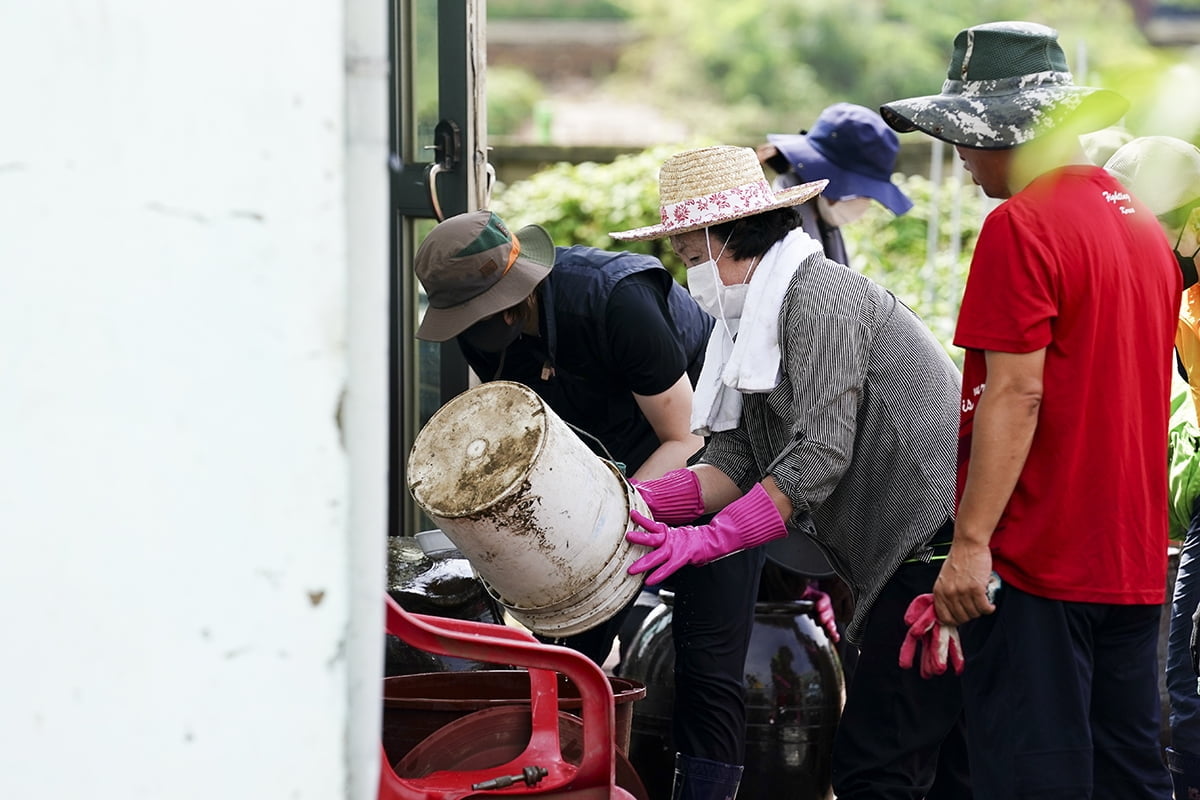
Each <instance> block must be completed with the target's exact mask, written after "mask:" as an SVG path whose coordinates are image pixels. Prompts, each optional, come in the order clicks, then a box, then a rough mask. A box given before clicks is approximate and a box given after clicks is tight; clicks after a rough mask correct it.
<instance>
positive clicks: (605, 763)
mask: <svg viewBox="0 0 1200 800" xmlns="http://www.w3.org/2000/svg"><path fill="white" fill-rule="evenodd" d="M384 601H385V604H386V605H385V615H386V616H385V624H386V629H387V632H388V633H390V634H392V635H394V636H398V637H399V638H400V639H402V640H404V641H405V642H407V643H408V644H410V645H412V646H413V647H416V648H418V649H420V650H425V651H428V652H430V653H435V654H437V655H446V656H455V657H459V658H469V659H474V660H477V661H486V662H491V663H497V664H509V665H512V666H516V667H524V668H526V669H527V670H528V673H529V691H530V698H529V699H530V703H529V706H528V707H525V708H508V709H490V710H487V711H479V712H476V713H475V714H471V715H469V716H467V717H464V718H462V719H460V720H458V721H456V722H454V723H451V724H450V725H447V726H446V727H445V728H442V729H441V730H440V731H436V732H434V733H433V734H431V735H430V736H429V737H427V738H426V739H425V740H424V741H423V742H422V743H421V744H419V745H418V746H417V748H416V749H424V750H425V751H428V752H433V753H437V754H438V755H437V756H436V757H435V758H434V761H435V762H436V761H437V760H438V759H441V761H443V762H444V761H446V760H447V758H450V759H451V760H453V761H455V762H456V763H450V764H438V765H437V766H440V767H441V768H437V769H435V770H434V771H432V772H429V773H428V774H422V775H421V776H420V777H413V776H401V775H399V774H397V772H396V769H395V768H394V767H393V766H392V764H391V763H390V761H389V759H388V754H387V752H386V750H383V748H382V747H381V748H380V749H381V753H380V755H381V760H380V774H379V795H378V796H379V800H461V799H463V798H483V797H507V796H518V795H519V796H537V797H543V798H547V800H551V799H553V800H609V798H614V799H615V800H638V796H637V795H634V794H632V793H631V792H629V791H627V790H626V789H624V788H622V787H621V786H619V785H617V778H616V771H617V770H616V768H617V762H618V754H617V750H616V745H615V743H614V738H613V728H614V725H615V712H614V698H613V691H612V687H611V685H610V683H609V680H608V677H607V676H606V675H605V674H604V672H603V671H602V670H601V669H600V667H598V666H596V664H594V663H593V662H592V661H591V660H590V659H588V658H587V657H586V656H584V655H582V654H580V653H577V652H575V651H574V650H570V649H567V648H565V647H557V646H553V645H546V644H542V643H540V642H538V641H537V640H536V639H534V638H533V636H531V635H530V634H528V633H526V632H525V631H522V630H518V629H516V628H510V627H507V626H504V625H496V624H491V623H486V622H475V621H472V620H459V619H450V618H445V617H433V616H427V615H424V614H415V613H412V612H408V611H405V610H404V609H403V608H401V607H400V606H399V605H398V604H397V603H396V602H395V601H394V600H392V598H391V597H388V596H386V595H385V597H384ZM559 673H561V674H562V675H564V676H566V678H567V679H568V680H569V681H571V682H572V683H573V684H574V685H575V686H576V687H577V688H578V691H579V696H580V700H581V709H580V711H581V713H580V717H581V719H582V724H581V725H580V723H579V722H578V721H577V720H576V719H575V718H573V717H570V716H569V715H567V714H566V713H565V712H560V711H559V703H558V674H559ZM497 714H504V715H511V714H521V715H523V716H524V717H527V718H528V724H527V727H528V729H529V730H530V733H529V739H528V744H526V745H525V747H524V749H523V750H521V751H520V752H519V754H517V755H515V757H511V758H510V759H509V760H508V761H505V762H504V763H501V764H498V765H496V766H486V767H482V766H474V765H472V764H471V763H470V759H469V758H468V759H459V758H457V757H455V756H453V755H448V753H449V750H452V749H453V748H447V747H446V746H444V745H445V744H446V743H450V744H460V745H461V744H462V743H463V741H464V739H467V740H472V741H478V742H481V743H482V744H484V745H485V744H486V740H487V739H488V736H489V735H491V734H494V733H495V727H496V726H495V723H496V719H497ZM564 718H569V719H570V720H571V723H572V724H574V725H576V726H578V728H580V729H581V736H582V753H581V754H579V755H578V757H577V758H572V759H568V757H567V756H565V755H564V752H563V743H562V741H561V739H560V726H562V725H563V724H564V722H565V719H564ZM455 726H458V727H459V731H458V735H457V736H448V737H446V736H444V737H442V739H441V741H436V740H437V739H438V737H439V734H441V733H442V732H443V731H447V732H449V731H450V729H451V728H453V727H455ZM502 727H504V726H503V724H502ZM426 744H428V745H429V746H428V747H425V748H422V745H426ZM481 746H482V745H481ZM572 761H575V762H577V763H572ZM633 781H634V782H637V778H636V774H635V775H634V776H633ZM637 783H638V785H639V788H640V782H637Z"/></svg>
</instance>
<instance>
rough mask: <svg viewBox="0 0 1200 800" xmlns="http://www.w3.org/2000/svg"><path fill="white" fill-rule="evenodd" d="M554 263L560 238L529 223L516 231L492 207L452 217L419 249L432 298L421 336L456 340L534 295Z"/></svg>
mask: <svg viewBox="0 0 1200 800" xmlns="http://www.w3.org/2000/svg"><path fill="white" fill-rule="evenodd" d="M553 266H554V242H553V240H551V238H550V234H548V233H546V231H545V229H543V228H541V227H539V226H537V225H527V226H526V227H524V228H521V229H520V230H519V231H517V232H516V233H515V234H514V233H512V232H511V231H510V230H509V229H508V226H507V225H505V224H504V220H502V219H500V217H498V216H496V215H495V214H493V213H492V212H491V211H487V210H480V211H470V212H468V213H466V214H459V215H458V216H454V217H450V218H449V219H447V220H445V221H444V222H440V223H438V225H437V226H436V227H435V228H434V229H433V230H432V231H430V232H429V235H428V236H426V237H425V240H424V241H423V242H421V246H420V247H418V248H417V253H416V258H415V259H414V267H415V270H416V273H417V279H418V280H419V281H420V282H421V286H423V287H424V289H425V294H426V296H428V298H429V307H428V308H427V309H426V310H425V317H424V319H422V320H421V325H420V327H419V328H417V338H418V339H425V340H426V341H431V342H444V341H446V340H447V339H452V338H454V337H455V336H457V335H458V334H460V333H462V332H463V331H465V330H466V329H467V328H469V327H471V326H472V325H474V324H475V323H477V322H479V321H480V320H482V319H486V318H487V317H490V316H492V315H493V314H499V313H500V312H501V311H504V310H506V309H509V308H512V307H513V306H514V305H516V304H518V303H520V302H521V301H522V300H524V299H526V298H527V297H529V295H531V294H533V290H534V289H536V288H537V285H538V284H539V283H541V281H542V279H543V278H545V277H546V276H547V275H548V274H550V270H551V268H553Z"/></svg>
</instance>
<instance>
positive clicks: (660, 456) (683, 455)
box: [630, 434, 704, 481]
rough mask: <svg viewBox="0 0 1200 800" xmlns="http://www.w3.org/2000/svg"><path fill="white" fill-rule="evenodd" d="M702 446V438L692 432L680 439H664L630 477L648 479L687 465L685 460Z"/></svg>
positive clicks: (659, 476)
mask: <svg viewBox="0 0 1200 800" xmlns="http://www.w3.org/2000/svg"><path fill="white" fill-rule="evenodd" d="M703 446H704V439H702V438H701V437H699V436H695V435H693V434H688V435H687V436H685V437H683V438H680V439H672V440H669V441H665V442H663V443H662V444H660V445H659V446H658V449H657V450H655V451H654V452H653V453H651V454H650V457H649V458H647V459H646V460H645V462H643V463H642V466H640V467H638V471H637V472H636V473H634V474H633V475H631V476H630V477H631V478H633V479H634V480H638V481H649V480H654V479H655V478H661V477H662V476H663V475H665V474H666V473H668V472H670V471H671V470H673V469H680V468H681V467H685V466H687V460H688V459H689V458H691V456H692V455H693V454H694V453H695V452H696V451H697V450H699V449H700V448H701V447H703Z"/></svg>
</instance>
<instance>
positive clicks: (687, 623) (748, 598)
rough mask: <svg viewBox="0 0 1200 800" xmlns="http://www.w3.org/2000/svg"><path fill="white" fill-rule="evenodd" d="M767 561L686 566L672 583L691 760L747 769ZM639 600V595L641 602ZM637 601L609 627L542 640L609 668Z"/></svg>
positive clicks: (679, 710) (677, 711)
mask: <svg viewBox="0 0 1200 800" xmlns="http://www.w3.org/2000/svg"><path fill="white" fill-rule="evenodd" d="M765 562H766V551H765V550H764V549H763V548H761V547H756V548H753V549H751V550H743V551H742V552H740V553H734V554H733V555H730V556H726V557H725V558H721V559H718V560H716V561H714V562H712V563H711V564H705V565H703V566H699V567H684V568H682V569H680V570H679V571H678V572H676V573H675V574H674V575H672V576H671V577H670V578H669V579H667V581H666V582H665V583H664V587H665V588H667V589H670V590H671V591H672V592H673V593H674V600H673V605H674V608H673V611H672V614H671V639H672V641H673V643H674V647H675V705H674V713H673V716H672V724H673V729H672V735H673V737H674V741H675V749H676V750H677V751H679V752H680V753H683V754H684V755H688V756H697V757H700V758H707V759H711V760H713V761H720V762H721V763H723V764H738V765H740V764H741V763H742V761H743V759H744V756H745V750H746V690H745V675H744V672H745V664H746V651H747V650H748V649H749V646H750V634H751V632H752V631H753V629H754V604H755V601H756V600H757V598H758V582H759V578H760V576H761V575H762V570H763V564H764V563H765ZM635 600H636V598H635ZM634 610H635V609H634V607H633V602H632V601H631V602H630V604H629V605H628V606H627V607H626V608H624V609H623V610H622V611H621V612H620V613H619V614H617V615H616V616H614V617H613V618H612V619H610V620H608V621H607V622H606V623H604V624H603V625H600V626H597V627H595V628H593V629H591V630H588V631H584V632H583V633H579V634H576V635H574V636H568V637H566V638H563V639H548V638H545V637H538V638H540V639H542V640H543V641H547V642H552V643H554V644H561V645H563V646H566V647H570V648H572V649H574V650H578V651H579V652H581V653H583V654H584V655H587V656H588V657H590V658H591V659H592V660H593V661H595V662H596V663H597V664H602V663H603V662H604V660H605V658H606V657H607V656H608V654H609V652H610V651H611V649H612V645H613V641H614V638H615V637H616V635H617V632H618V630H619V629H620V627H621V624H622V622H623V621H624V620H625V619H626V617H628V616H629V614H630V612H631V611H634Z"/></svg>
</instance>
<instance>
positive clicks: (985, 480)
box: [954, 385, 1040, 546]
mask: <svg viewBox="0 0 1200 800" xmlns="http://www.w3.org/2000/svg"><path fill="white" fill-rule="evenodd" d="M1039 407H1040V398H1037V397H1033V396H1031V395H1030V394H1029V393H1027V392H1023V391H1020V390H1019V389H1017V388H1015V387H1012V388H1008V387H995V388H993V387H992V386H990V385H989V386H988V388H987V391H985V392H984V393H983V396H982V397H981V398H980V402H979V408H978V409H977V410H976V412H975V422H974V429H973V433H972V437H971V461H970V468H969V471H968V473H967V481H966V485H965V486H964V487H963V496H962V499H961V501H960V502H959V506H958V516H957V519H956V523H955V534H954V537H955V541H956V542H958V541H960V540H962V541H964V542H969V543H971V544H974V545H984V546H986V545H987V544H988V542H989V541H990V540H991V538H992V533H993V532H994V531H995V530H996V525H997V523H998V522H999V521H1000V516H1001V515H1002V514H1003V513H1004V508H1005V506H1007V505H1008V500H1009V498H1010V497H1011V496H1012V492H1013V488H1014V487H1015V486H1016V485H1017V479H1018V478H1019V477H1020V475H1021V469H1022V468H1023V467H1024V466H1025V459H1026V458H1027V457H1028V455H1029V447H1030V444H1031V443H1032V441H1033V434H1034V431H1035V430H1036V429H1037V420H1038V409H1039Z"/></svg>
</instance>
